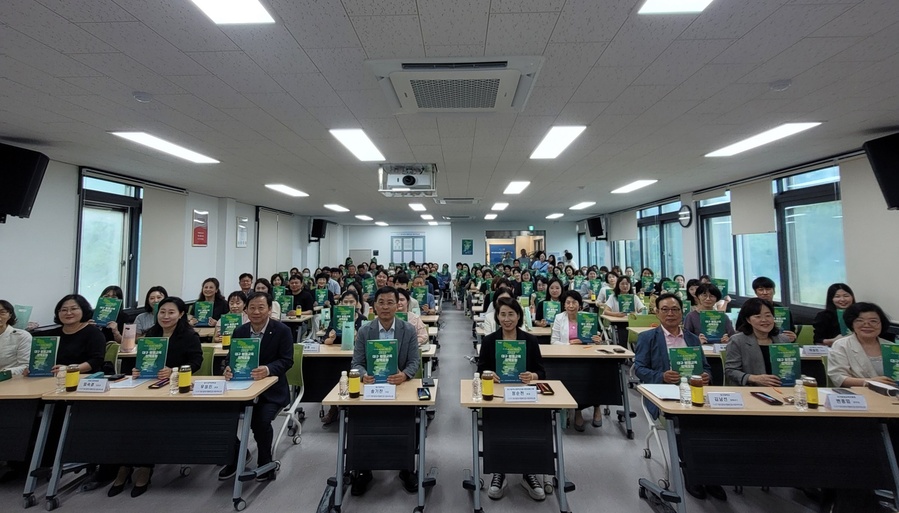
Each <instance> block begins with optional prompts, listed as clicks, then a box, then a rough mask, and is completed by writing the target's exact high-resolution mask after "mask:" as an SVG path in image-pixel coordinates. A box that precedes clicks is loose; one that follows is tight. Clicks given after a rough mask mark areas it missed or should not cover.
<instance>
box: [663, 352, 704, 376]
mask: <svg viewBox="0 0 899 513" xmlns="http://www.w3.org/2000/svg"><path fill="white" fill-rule="evenodd" d="M668 361H670V362H671V370H673V371H675V372H677V373H678V374H680V375H681V376H686V377H687V379H689V378H690V376H699V375H701V374H702V348H701V347H672V348H669V349H668Z"/></svg>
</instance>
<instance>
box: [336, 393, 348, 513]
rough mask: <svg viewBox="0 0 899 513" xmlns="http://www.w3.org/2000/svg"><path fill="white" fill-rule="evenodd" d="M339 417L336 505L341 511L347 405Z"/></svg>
mask: <svg viewBox="0 0 899 513" xmlns="http://www.w3.org/2000/svg"><path fill="white" fill-rule="evenodd" d="M339 412H340V413H339V414H338V417H337V477H336V479H335V481H336V484H335V486H334V506H335V507H336V508H337V509H336V510H337V511H340V504H341V503H342V502H343V473H344V468H343V465H344V463H345V457H346V407H341V408H340V410H339Z"/></svg>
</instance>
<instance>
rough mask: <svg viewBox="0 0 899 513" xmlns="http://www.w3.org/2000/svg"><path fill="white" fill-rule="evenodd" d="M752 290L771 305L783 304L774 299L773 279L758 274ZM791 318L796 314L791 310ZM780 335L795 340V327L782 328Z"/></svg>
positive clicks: (787, 339) (791, 340)
mask: <svg viewBox="0 0 899 513" xmlns="http://www.w3.org/2000/svg"><path fill="white" fill-rule="evenodd" d="M700 281H701V280H700ZM752 290H753V291H754V292H755V297H757V298H759V299H764V300H765V301H768V302H770V303H771V306H772V307H774V306H778V307H780V306H783V305H781V304H780V303H777V302H775V301H774V294H775V293H776V292H777V290H776V289H775V287H774V280H772V279H771V278H768V277H765V276H759V277H758V278H756V279H754V280H752ZM773 311H774V310H772V312H773ZM793 319H796V316H795V315H793V312H792V311H791V312H790V320H791V322H792V320H793ZM737 329H738V330H739V329H740V326H739V323H737ZM782 335H783V338H784V339H786V341H787V342H793V341H794V340H796V329H795V328H794V327H793V326H790V329H789V330H784V331H783V333H782Z"/></svg>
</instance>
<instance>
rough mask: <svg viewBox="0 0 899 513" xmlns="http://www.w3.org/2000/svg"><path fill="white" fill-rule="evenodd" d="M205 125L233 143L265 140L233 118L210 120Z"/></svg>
mask: <svg viewBox="0 0 899 513" xmlns="http://www.w3.org/2000/svg"><path fill="white" fill-rule="evenodd" d="M206 124H208V125H209V126H210V127H212V128H213V129H215V130H216V131H218V132H220V133H222V134H224V135H226V136H227V137H230V138H232V139H234V140H235V141H244V142H255V141H263V140H265V137H264V136H263V135H262V134H260V133H259V132H257V131H255V130H253V129H251V128H250V127H248V126H246V125H245V124H243V123H241V122H240V121H238V120H236V119H233V118H232V119H212V120H209V121H207V122H206Z"/></svg>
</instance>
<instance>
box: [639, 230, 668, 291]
mask: <svg viewBox="0 0 899 513" xmlns="http://www.w3.org/2000/svg"><path fill="white" fill-rule="evenodd" d="M640 249H641V250H642V254H643V267H649V268H650V269H652V270H653V272H654V273H655V274H656V276H657V278H661V275H662V274H663V273H664V271H662V242H661V241H660V240H659V225H658V224H650V225H647V226H641V227H640Z"/></svg>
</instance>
